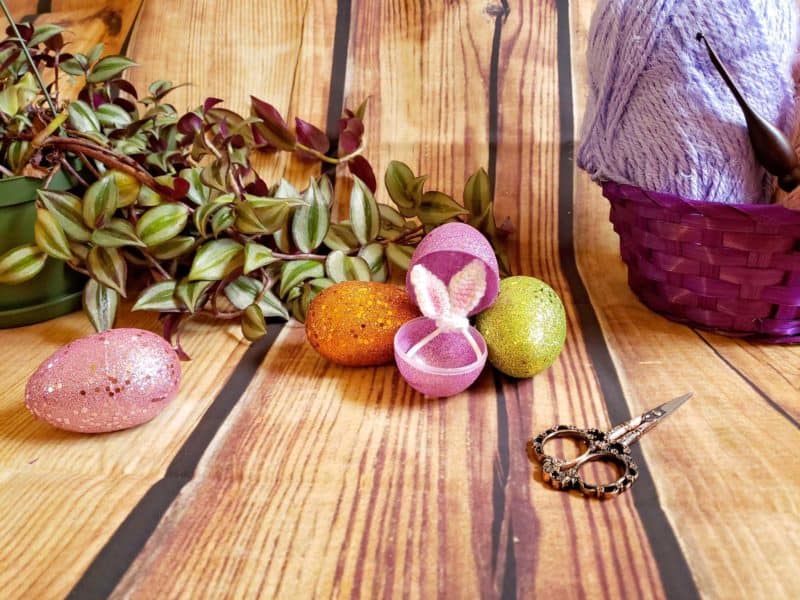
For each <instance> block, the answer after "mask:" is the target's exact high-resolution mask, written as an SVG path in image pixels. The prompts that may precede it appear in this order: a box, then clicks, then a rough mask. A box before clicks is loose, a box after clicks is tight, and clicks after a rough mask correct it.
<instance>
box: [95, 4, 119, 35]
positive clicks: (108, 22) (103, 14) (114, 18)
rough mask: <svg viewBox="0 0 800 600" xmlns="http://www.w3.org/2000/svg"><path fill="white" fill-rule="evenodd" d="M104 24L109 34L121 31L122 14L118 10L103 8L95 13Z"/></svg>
mask: <svg viewBox="0 0 800 600" xmlns="http://www.w3.org/2000/svg"><path fill="white" fill-rule="evenodd" d="M96 16H97V17H98V18H99V19H100V20H101V21H103V23H104V24H105V26H106V29H108V33H110V34H111V35H117V34H118V33H119V32H120V31H122V15H121V14H120V13H119V11H116V10H112V9H110V8H104V9H103V10H101V11H100V12H98V13H97V15H96Z"/></svg>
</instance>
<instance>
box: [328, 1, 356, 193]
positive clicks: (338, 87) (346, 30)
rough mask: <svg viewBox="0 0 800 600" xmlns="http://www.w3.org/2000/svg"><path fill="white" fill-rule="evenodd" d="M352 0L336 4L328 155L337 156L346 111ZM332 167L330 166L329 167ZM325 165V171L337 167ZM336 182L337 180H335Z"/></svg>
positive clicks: (329, 95) (329, 101)
mask: <svg viewBox="0 0 800 600" xmlns="http://www.w3.org/2000/svg"><path fill="white" fill-rule="evenodd" d="M351 12H352V6H351V0H338V1H337V4H336V29H335V32H334V34H333V61H332V64H331V84H330V89H329V91H328V117H327V120H326V125H325V133H326V134H327V136H328V139H329V140H331V146H330V149H329V150H328V155H330V156H336V151H337V149H338V147H339V119H340V118H341V116H342V112H343V111H344V88H345V83H346V81H345V78H346V77H347V60H348V51H349V48H350V15H351ZM329 167H330V168H329ZM335 168H336V167H334V166H333V165H325V166H324V167H323V171H324V172H327V171H328V170H331V169H335ZM334 183H335V182H334Z"/></svg>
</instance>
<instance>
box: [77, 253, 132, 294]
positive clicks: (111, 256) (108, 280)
mask: <svg viewBox="0 0 800 600" xmlns="http://www.w3.org/2000/svg"><path fill="white" fill-rule="evenodd" d="M86 264H87V266H88V267H89V273H90V274H91V276H92V277H94V278H95V279H96V280H97V281H98V282H100V283H102V284H103V285H105V286H108V287H110V288H111V289H113V290H116V291H117V292H118V293H119V294H120V295H121V296H122V297H123V298H125V297H126V295H125V280H126V279H127V276H128V264H127V263H126V262H125V259H124V258H122V255H121V254H120V253H119V251H118V250H117V249H116V248H103V247H102V246H95V247H94V248H92V249H91V250H89V255H88V256H87V257H86Z"/></svg>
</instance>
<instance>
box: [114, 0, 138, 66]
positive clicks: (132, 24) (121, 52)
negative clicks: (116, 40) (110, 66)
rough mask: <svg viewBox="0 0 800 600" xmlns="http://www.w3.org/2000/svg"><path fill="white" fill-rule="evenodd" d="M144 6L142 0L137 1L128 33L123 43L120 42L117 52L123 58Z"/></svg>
mask: <svg viewBox="0 0 800 600" xmlns="http://www.w3.org/2000/svg"><path fill="white" fill-rule="evenodd" d="M143 5H144V0H139V6H138V7H137V8H136V16H134V17H133V23H131V26H130V28H129V29H128V33H127V34H125V41H124V42H122V47H121V48H120V50H119V53H120V54H122V55H123V56H125V55H126V54H127V53H128V46H129V45H130V43H131V37H133V30H134V29H136V24H137V23H138V22H139V15H141V14H142V6H143Z"/></svg>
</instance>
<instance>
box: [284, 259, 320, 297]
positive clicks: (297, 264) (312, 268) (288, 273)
mask: <svg viewBox="0 0 800 600" xmlns="http://www.w3.org/2000/svg"><path fill="white" fill-rule="evenodd" d="M324 276H325V267H324V266H323V265H322V263H321V262H318V261H316V260H293V261H289V262H286V263H284V264H283V268H282V269H281V287H280V296H281V297H282V298H285V297H286V295H287V294H288V293H289V292H290V291H291V289H292V288H293V287H295V286H296V285H297V284H298V283H301V282H303V281H305V280H307V279H317V278H318V277H324Z"/></svg>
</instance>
